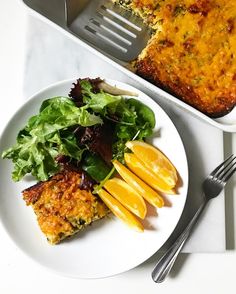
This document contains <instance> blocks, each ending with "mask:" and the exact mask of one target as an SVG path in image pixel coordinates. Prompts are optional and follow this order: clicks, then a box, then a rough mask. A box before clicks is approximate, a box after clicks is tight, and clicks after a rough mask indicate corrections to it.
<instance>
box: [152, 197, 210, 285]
mask: <svg viewBox="0 0 236 294" xmlns="http://www.w3.org/2000/svg"><path fill="white" fill-rule="evenodd" d="M207 202H208V201H207V200H206V199H204V201H203V203H202V204H201V206H200V207H199V208H198V210H197V211H196V213H195V214H194V216H193V218H192V219H191V221H190V223H189V224H188V226H187V227H186V228H185V229H184V231H183V232H182V233H181V234H180V236H179V237H178V238H177V239H176V241H175V242H174V244H173V245H172V246H171V247H170V248H169V249H168V250H167V252H166V253H165V254H164V255H163V256H162V258H161V259H160V260H159V261H158V263H157V264H156V266H155V268H154V270H153V272H152V279H153V281H154V282H156V283H161V282H163V281H164V280H165V278H166V277H167V275H168V274H169V272H170V270H171V269H172V266H173V265H174V263H175V260H176V258H177V256H178V255H179V253H180V251H181V249H182V247H183V246H184V244H185V242H186V240H187V239H188V237H189V235H190V234H191V232H192V229H193V228H194V226H195V224H196V223H197V221H198V219H199V217H200V215H201V213H202V212H203V210H204V208H205V206H206V204H207Z"/></svg>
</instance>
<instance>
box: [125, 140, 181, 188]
mask: <svg viewBox="0 0 236 294" xmlns="http://www.w3.org/2000/svg"><path fill="white" fill-rule="evenodd" d="M126 147H128V148H129V149H130V150H132V151H133V153H134V154H135V155H136V156H137V157H138V159H140V160H141V161H142V162H143V164H144V165H145V166H146V167H147V168H149V169H151V171H152V172H153V173H155V174H158V176H159V177H160V178H162V180H163V181H164V182H166V184H167V185H169V186H170V187H171V188H173V187H174V186H175V185H176V182H177V172H176V169H175V167H174V166H173V164H172V163H171V162H170V160H169V159H168V158H167V157H166V156H165V155H164V154H163V153H162V152H161V151H160V150H159V149H157V148H155V147H153V146H152V145H150V144H147V143H145V142H141V141H129V142H127V143H126Z"/></svg>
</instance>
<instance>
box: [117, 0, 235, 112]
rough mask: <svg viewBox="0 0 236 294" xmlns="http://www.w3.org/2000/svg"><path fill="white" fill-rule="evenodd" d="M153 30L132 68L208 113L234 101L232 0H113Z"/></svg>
mask: <svg viewBox="0 0 236 294" xmlns="http://www.w3.org/2000/svg"><path fill="white" fill-rule="evenodd" d="M113 2H115V3H116V4H118V5H121V6H122V7H125V8H126V9H128V10H130V11H132V12H133V13H134V14H137V15H139V16H141V17H142V18H143V19H144V21H145V22H146V23H148V24H149V26H151V27H152V29H153V35H152V37H151V39H150V41H149V43H148V45H147V46H146V48H145V49H144V50H143V51H142V52H141V54H140V55H139V56H138V58H137V60H135V61H134V62H133V65H134V68H135V70H136V73H137V74H138V75H140V76H141V77H143V78H145V79H146V80H148V81H150V82H152V83H154V84H155V85H157V86H159V87H161V88H162V89H164V90H166V91H167V92H169V93H171V94H174V95H175V96H177V97H178V98H179V99H181V100H183V101H184V102H186V103H188V104H189V105H191V106H193V107H195V108H196V109H198V110H200V111H201V112H203V113H204V114H206V115H208V116H210V117H220V116H223V115H225V114H227V113H229V112H230V111H231V110H232V108H233V107H234V106H235V104H236V59H235V57H236V1H235V0H211V1H210V0H198V1H196V0H195V1H194V0H113Z"/></svg>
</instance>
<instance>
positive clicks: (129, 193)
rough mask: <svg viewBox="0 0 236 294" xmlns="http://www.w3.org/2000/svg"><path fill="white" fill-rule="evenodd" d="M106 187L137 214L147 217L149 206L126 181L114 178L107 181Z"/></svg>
mask: <svg viewBox="0 0 236 294" xmlns="http://www.w3.org/2000/svg"><path fill="white" fill-rule="evenodd" d="M104 188H105V189H106V190H107V191H108V192H109V193H110V194H111V195H112V196H114V197H115V198H116V199H117V200H118V201H120V203H121V204H123V205H124V206H125V207H126V208H128V209H129V210H130V211H131V212H133V213H134V214H135V215H137V216H139V217H140V218H142V219H144V218H145V216H146V213H147V207H146V204H145V202H144V200H143V197H142V196H140V195H139V194H138V193H137V192H136V191H135V190H134V189H133V188H132V187H131V186H130V185H128V184H127V183H126V182H125V181H123V180H121V179H118V178H113V179H110V180H108V181H106V183H105V185H104Z"/></svg>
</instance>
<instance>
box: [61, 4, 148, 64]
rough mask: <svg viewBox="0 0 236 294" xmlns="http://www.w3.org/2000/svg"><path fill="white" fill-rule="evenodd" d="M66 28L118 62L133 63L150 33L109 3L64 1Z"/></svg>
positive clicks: (123, 10) (141, 21)
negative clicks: (118, 60)
mask: <svg viewBox="0 0 236 294" xmlns="http://www.w3.org/2000/svg"><path fill="white" fill-rule="evenodd" d="M65 17H66V24H67V27H68V28H69V29H70V31H72V32H73V33H74V34H76V35H77V36H78V37H80V38H82V39H84V40H86V41H87V42H89V43H92V44H93V45H94V46H95V47H97V48H98V49H101V50H102V51H103V52H105V53H107V54H109V55H111V56H113V57H115V58H117V59H120V60H122V61H131V60H133V59H135V58H136V57H137V56H138V55H139V53H140V52H141V51H142V49H143V48H144V47H145V46H146V44H147V42H148V40H149V39H150V36H151V29H150V28H149V27H148V26H147V25H144V23H143V20H142V19H141V18H139V17H137V16H135V15H133V14H132V13H131V12H129V11H127V10H125V9H123V8H121V7H119V6H118V5H115V4H114V3H112V1H111V0H65Z"/></svg>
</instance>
